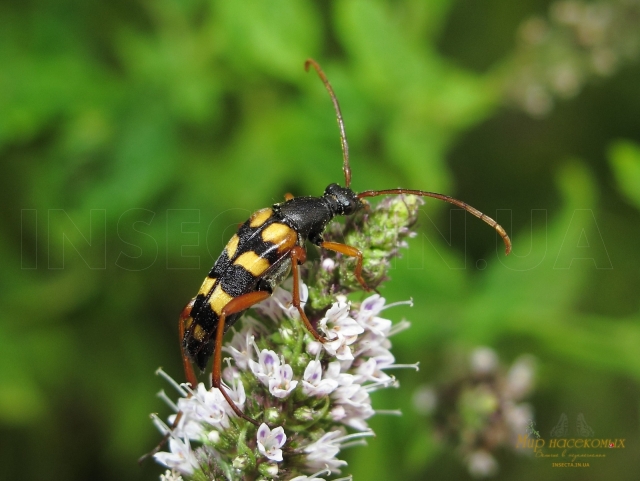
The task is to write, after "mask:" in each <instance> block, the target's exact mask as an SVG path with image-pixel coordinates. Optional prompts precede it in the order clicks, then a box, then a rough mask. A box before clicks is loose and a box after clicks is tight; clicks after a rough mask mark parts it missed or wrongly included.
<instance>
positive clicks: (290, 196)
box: [284, 192, 293, 201]
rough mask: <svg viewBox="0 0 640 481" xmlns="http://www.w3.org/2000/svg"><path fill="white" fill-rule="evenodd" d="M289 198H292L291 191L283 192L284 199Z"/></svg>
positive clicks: (287, 199)
mask: <svg viewBox="0 0 640 481" xmlns="http://www.w3.org/2000/svg"><path fill="white" fill-rule="evenodd" d="M291 199H293V194H292V193H291V192H287V193H286V194H284V200H286V201H290V200H291Z"/></svg>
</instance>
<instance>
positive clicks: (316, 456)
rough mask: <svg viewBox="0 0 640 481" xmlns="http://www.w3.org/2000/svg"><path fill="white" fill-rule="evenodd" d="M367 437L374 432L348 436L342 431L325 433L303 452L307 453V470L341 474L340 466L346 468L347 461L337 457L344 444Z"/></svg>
mask: <svg viewBox="0 0 640 481" xmlns="http://www.w3.org/2000/svg"><path fill="white" fill-rule="evenodd" d="M365 436H373V431H366V432H363V433H355V434H349V435H346V436H345V435H344V431H342V430H336V431H330V432H328V433H325V434H324V435H322V437H320V439H318V440H317V441H314V442H313V443H311V444H308V445H307V446H305V447H304V449H303V451H304V452H305V453H307V468H308V469H310V470H311V469H322V468H324V469H326V470H329V471H331V472H332V473H334V472H336V473H339V472H340V469H339V468H340V466H346V464H347V462H346V461H343V460H341V459H336V455H337V454H338V453H339V452H340V449H342V447H343V446H342V445H343V443H344V442H345V441H350V440H352V439H356V438H362V437H365ZM316 474H319V473H316ZM314 476H315V474H314Z"/></svg>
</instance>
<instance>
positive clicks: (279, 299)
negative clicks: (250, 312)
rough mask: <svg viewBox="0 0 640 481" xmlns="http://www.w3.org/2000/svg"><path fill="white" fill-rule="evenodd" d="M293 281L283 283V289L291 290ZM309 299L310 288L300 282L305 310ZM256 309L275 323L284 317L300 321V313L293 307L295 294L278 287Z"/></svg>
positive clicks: (301, 299) (301, 303)
mask: <svg viewBox="0 0 640 481" xmlns="http://www.w3.org/2000/svg"><path fill="white" fill-rule="evenodd" d="M292 284H293V280H292V279H291V278H289V279H287V280H286V281H285V282H284V283H283V287H287V288H289V289H290V288H291V286H292ZM308 298H309V288H308V287H307V285H306V284H305V283H304V282H302V280H301V281H300V306H301V307H302V308H303V309H304V305H305V304H306V303H307V299H308ZM255 309H256V310H257V311H258V312H260V313H261V314H263V315H266V316H268V317H269V318H270V319H271V320H273V321H278V320H280V319H282V318H283V317H288V318H291V319H298V318H299V317H300V313H299V312H298V309H296V308H295V307H294V306H293V294H292V293H291V291H290V290H285V289H283V288H282V287H280V286H278V287H276V288H275V289H274V291H273V294H272V295H271V296H269V297H268V298H267V299H265V300H264V301H262V302H260V303H259V304H257V305H256V306H255Z"/></svg>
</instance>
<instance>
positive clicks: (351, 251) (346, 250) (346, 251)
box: [320, 242, 373, 292]
mask: <svg viewBox="0 0 640 481" xmlns="http://www.w3.org/2000/svg"><path fill="white" fill-rule="evenodd" d="M320 247H322V248H324V249H328V250H330V251H334V252H339V253H340V254H343V255H345V256H349V257H355V258H356V268H355V269H354V271H353V275H354V276H355V277H356V279H357V280H358V282H359V283H360V285H361V286H362V288H363V289H364V290H365V291H367V292H369V291H371V290H373V289H371V287H369V286H368V285H367V283H366V282H365V280H364V278H363V277H362V252H361V251H360V250H359V249H356V248H355V247H353V246H350V245H347V244H340V243H339V242H322V243H321V244H320Z"/></svg>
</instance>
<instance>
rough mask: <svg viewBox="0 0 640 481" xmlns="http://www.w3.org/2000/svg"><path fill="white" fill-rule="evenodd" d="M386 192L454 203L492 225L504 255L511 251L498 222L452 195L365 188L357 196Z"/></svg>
mask: <svg viewBox="0 0 640 481" xmlns="http://www.w3.org/2000/svg"><path fill="white" fill-rule="evenodd" d="M387 194H411V195H419V196H421V197H433V198H434V199H439V200H443V201H445V202H449V203H450V204H453V205H456V206H458V207H460V208H462V209H464V210H466V211H467V212H469V213H471V214H473V215H475V216H476V217H477V218H478V219H480V220H482V221H484V222H486V223H487V224H489V225H490V226H491V227H493V228H494V229H495V230H496V232H497V233H498V234H499V235H500V237H502V240H503V241H504V245H505V247H506V255H509V252H511V239H509V236H508V235H507V231H505V230H504V228H503V227H502V226H501V225H500V224H498V223H497V222H496V221H495V220H493V219H492V218H491V217H489V216H488V215H484V214H483V213H482V212H480V211H479V210H478V209H476V208H475V207H471V206H470V205H469V204H467V203H466V202H462V201H461V200H458V199H454V198H453V197H449V196H448V195H443V194H437V193H435V192H425V191H423V190H411V189H387V190H366V191H364V192H360V193H359V194H357V197H358V198H359V199H362V198H363V197H376V196H378V195H387Z"/></svg>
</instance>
